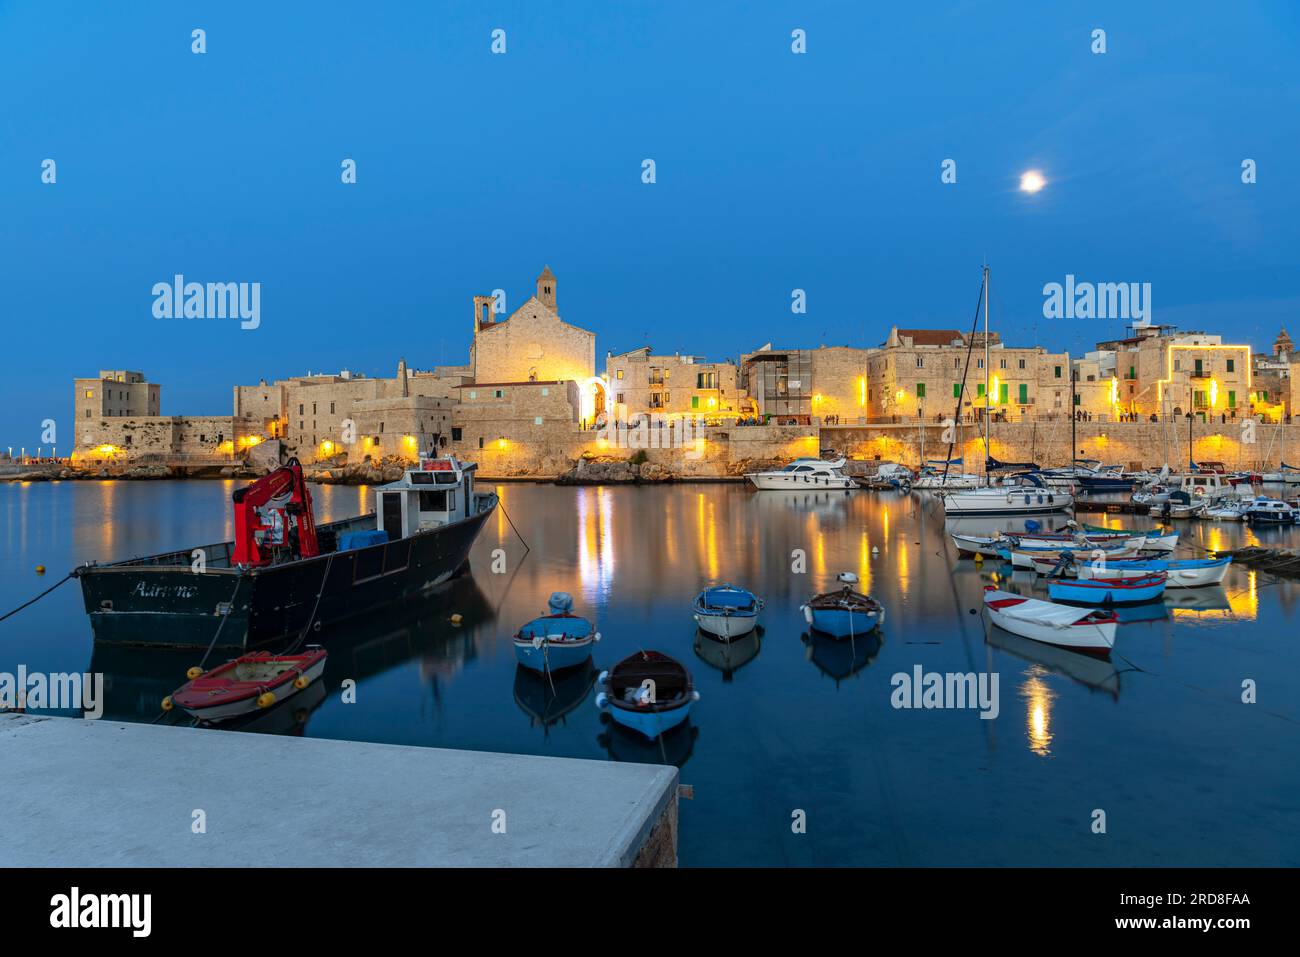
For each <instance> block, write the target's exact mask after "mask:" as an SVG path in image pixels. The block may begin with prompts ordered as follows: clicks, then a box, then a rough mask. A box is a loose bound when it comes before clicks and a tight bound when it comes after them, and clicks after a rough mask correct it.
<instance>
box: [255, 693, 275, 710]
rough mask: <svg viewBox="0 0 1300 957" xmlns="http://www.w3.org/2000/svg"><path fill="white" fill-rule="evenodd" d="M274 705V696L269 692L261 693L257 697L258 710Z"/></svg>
mask: <svg viewBox="0 0 1300 957" xmlns="http://www.w3.org/2000/svg"><path fill="white" fill-rule="evenodd" d="M273 704H275V694H274V692H271V691H263V692H262V693H261V694H260V695H258V696H257V706H258V707H259V708H269V707H271V705H273Z"/></svg>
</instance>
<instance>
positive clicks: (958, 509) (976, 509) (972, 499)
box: [943, 476, 1074, 515]
mask: <svg viewBox="0 0 1300 957" xmlns="http://www.w3.org/2000/svg"><path fill="white" fill-rule="evenodd" d="M1020 479H1021V480H1020V481H1019V482H1017V483H1015V484H1009V485H993V486H990V487H989V488H977V489H972V490H971V491H968V492H950V493H948V494H947V495H945V496H944V497H943V509H944V512H945V513H947V514H948V515H1039V514H1045V513H1047V512H1063V511H1065V510H1066V509H1068V508H1069V507H1070V506H1071V505H1073V504H1074V496H1073V495H1071V494H1070V493H1069V492H1063V491H1061V490H1059V489H1052V488H1048V487H1047V486H1046V485H1044V484H1043V483H1042V481H1041V480H1039V479H1037V478H1036V477H1034V476H1021V477H1020Z"/></svg>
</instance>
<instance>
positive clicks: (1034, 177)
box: [1020, 169, 1047, 193]
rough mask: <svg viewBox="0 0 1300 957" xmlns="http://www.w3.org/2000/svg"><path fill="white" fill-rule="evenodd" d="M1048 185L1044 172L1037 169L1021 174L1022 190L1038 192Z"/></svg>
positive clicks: (1023, 191)
mask: <svg viewBox="0 0 1300 957" xmlns="http://www.w3.org/2000/svg"><path fill="white" fill-rule="evenodd" d="M1046 185H1047V180H1045V179H1044V178H1043V174H1042V173H1040V172H1039V171H1038V170H1036V169H1031V170H1028V171H1026V172H1024V173H1021V174H1020V192H1022V193H1036V192H1038V191H1039V190H1040V189H1042V188H1043V187H1044V186H1046Z"/></svg>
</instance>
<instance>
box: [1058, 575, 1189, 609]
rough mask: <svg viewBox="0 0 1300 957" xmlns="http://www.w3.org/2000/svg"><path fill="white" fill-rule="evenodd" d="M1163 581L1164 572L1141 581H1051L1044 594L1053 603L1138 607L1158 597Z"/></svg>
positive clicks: (1107, 579)
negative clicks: (1065, 602)
mask: <svg viewBox="0 0 1300 957" xmlns="http://www.w3.org/2000/svg"><path fill="white" fill-rule="evenodd" d="M1165 581H1166V576H1165V573H1164V572H1149V573H1148V574H1146V575H1143V576H1142V577H1140V578H1078V579H1066V578H1053V579H1051V580H1050V581H1049V582H1048V583H1047V594H1048V596H1049V597H1050V598H1051V599H1052V601H1067V602H1078V603H1079V604H1084V605H1138V604H1142V603H1143V602H1149V601H1155V600H1156V599H1157V598H1160V597H1161V596H1162V595H1163V594H1164V593H1165Z"/></svg>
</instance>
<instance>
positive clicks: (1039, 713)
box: [1020, 665, 1056, 757]
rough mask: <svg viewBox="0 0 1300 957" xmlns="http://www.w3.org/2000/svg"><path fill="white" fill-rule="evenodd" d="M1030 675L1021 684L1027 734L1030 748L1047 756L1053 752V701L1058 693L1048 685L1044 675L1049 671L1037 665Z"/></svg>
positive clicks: (1030, 670)
mask: <svg viewBox="0 0 1300 957" xmlns="http://www.w3.org/2000/svg"><path fill="white" fill-rule="evenodd" d="M1026 674H1027V675H1028V677H1027V678H1026V679H1025V683H1024V684H1023V685H1021V686H1020V696H1021V697H1022V698H1024V699H1025V734H1026V735H1027V736H1028V738H1029V750H1030V751H1033V752H1034V754H1038V755H1042V756H1044V757H1046V756H1047V755H1049V754H1051V747H1050V746H1051V743H1052V702H1053V700H1054V699H1055V698H1056V694H1055V693H1054V692H1053V691H1052V689H1051V688H1049V687H1048V686H1047V682H1045V681H1044V680H1043V675H1046V674H1047V672H1046V671H1045V670H1044V669H1043V668H1040V667H1038V666H1037V665H1035V666H1034V667H1032V668H1030V669H1029V671H1027V672H1026Z"/></svg>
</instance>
